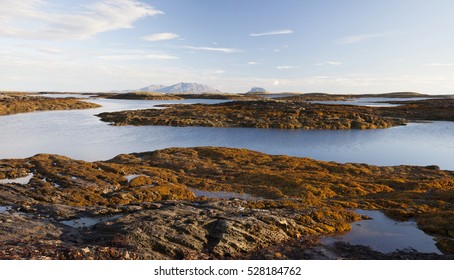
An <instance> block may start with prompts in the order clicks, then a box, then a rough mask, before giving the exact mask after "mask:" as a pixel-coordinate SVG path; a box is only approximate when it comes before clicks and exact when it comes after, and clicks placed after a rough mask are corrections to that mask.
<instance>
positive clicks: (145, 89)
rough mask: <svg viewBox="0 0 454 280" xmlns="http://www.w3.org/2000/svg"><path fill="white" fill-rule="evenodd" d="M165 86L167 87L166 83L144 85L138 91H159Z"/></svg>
mask: <svg viewBox="0 0 454 280" xmlns="http://www.w3.org/2000/svg"><path fill="white" fill-rule="evenodd" d="M164 87H165V86H164V85H149V86H147V87H143V88H141V89H139V90H138V91H144V92H153V91H157V90H159V89H161V88H164Z"/></svg>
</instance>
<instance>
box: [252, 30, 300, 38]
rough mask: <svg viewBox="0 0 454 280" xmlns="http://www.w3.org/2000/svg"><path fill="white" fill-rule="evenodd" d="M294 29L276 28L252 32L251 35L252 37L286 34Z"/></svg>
mask: <svg viewBox="0 0 454 280" xmlns="http://www.w3.org/2000/svg"><path fill="white" fill-rule="evenodd" d="M292 33H293V31H292V30H289V29H284V30H275V31H269V32H264V33H251V34H249V36H252V37H261V36H272V35H284V34H292Z"/></svg>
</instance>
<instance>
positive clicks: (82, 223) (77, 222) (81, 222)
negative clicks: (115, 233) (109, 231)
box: [60, 215, 122, 228]
mask: <svg viewBox="0 0 454 280" xmlns="http://www.w3.org/2000/svg"><path fill="white" fill-rule="evenodd" d="M121 216H122V215H115V216H102V217H81V218H77V219H73V220H66V221H61V222H60V223H62V224H64V225H67V226H70V227H73V228H82V227H91V226H94V225H96V224H98V223H101V222H108V221H111V220H115V219H116V218H119V217H121Z"/></svg>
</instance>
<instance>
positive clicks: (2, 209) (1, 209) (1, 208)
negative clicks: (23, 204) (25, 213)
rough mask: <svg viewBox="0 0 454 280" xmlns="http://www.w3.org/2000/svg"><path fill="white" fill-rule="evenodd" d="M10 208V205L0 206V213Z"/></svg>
mask: <svg viewBox="0 0 454 280" xmlns="http://www.w3.org/2000/svg"><path fill="white" fill-rule="evenodd" d="M11 209H12V207H11V206H0V214H1V213H5V212H9V211H10V210H11Z"/></svg>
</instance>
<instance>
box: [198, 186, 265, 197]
mask: <svg viewBox="0 0 454 280" xmlns="http://www.w3.org/2000/svg"><path fill="white" fill-rule="evenodd" d="M189 190H191V191H192V192H193V193H194V195H195V196H196V197H200V196H205V197H207V198H224V199H231V198H239V199H244V200H255V199H259V198H258V197H253V196H252V195H250V194H247V193H236V192H223V191H219V192H216V191H214V192H209V191H202V190H198V189H192V188H189Z"/></svg>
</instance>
